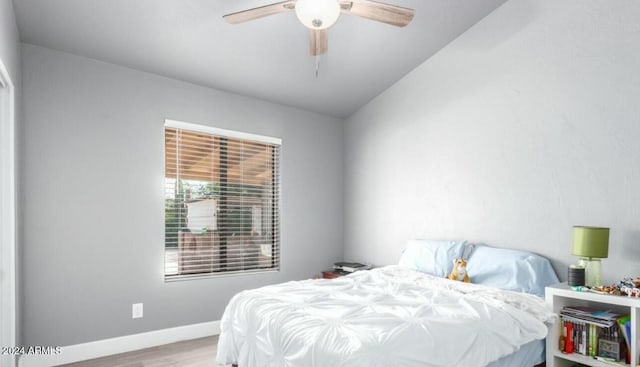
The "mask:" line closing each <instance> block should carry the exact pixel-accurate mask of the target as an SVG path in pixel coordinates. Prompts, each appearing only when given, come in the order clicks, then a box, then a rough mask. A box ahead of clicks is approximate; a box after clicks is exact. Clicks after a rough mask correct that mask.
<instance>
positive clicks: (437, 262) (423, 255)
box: [398, 240, 466, 277]
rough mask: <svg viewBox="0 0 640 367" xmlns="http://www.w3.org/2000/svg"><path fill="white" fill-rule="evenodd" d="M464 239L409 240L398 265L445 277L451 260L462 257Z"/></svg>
mask: <svg viewBox="0 0 640 367" xmlns="http://www.w3.org/2000/svg"><path fill="white" fill-rule="evenodd" d="M465 244H466V241H447V240H440V241H438V240H409V241H407V244H406V246H405V248H404V251H402V255H401V256H400V261H399V262H398V265H400V266H404V267H407V268H410V269H414V270H417V271H419V272H422V273H427V274H431V275H435V276H440V277H445V276H447V275H449V273H450V272H451V269H452V268H453V260H455V259H457V258H459V257H462V251H463V250H464V248H465Z"/></svg>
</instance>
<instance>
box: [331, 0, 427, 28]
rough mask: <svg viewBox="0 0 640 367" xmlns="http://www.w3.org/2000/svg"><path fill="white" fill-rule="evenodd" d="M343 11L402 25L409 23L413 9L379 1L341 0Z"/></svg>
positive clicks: (398, 25)
mask: <svg viewBox="0 0 640 367" xmlns="http://www.w3.org/2000/svg"><path fill="white" fill-rule="evenodd" d="M340 8H341V10H342V12H343V13H345V14H350V15H357V16H359V17H362V18H366V19H371V20H375V21H378V22H382V23H387V24H391V25H394V26H397V27H404V26H406V25H407V24H409V23H411V20H412V19H413V15H414V14H415V11H414V10H413V9H409V8H403V7H401V6H396V5H390V4H384V3H379V2H377V1H371V0H354V1H341V2H340Z"/></svg>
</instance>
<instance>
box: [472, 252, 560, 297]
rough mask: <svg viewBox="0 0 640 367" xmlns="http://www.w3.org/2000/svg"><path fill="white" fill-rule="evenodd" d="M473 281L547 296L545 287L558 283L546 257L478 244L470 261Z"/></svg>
mask: <svg viewBox="0 0 640 367" xmlns="http://www.w3.org/2000/svg"><path fill="white" fill-rule="evenodd" d="M467 272H468V274H469V276H470V277H471V282H472V283H477V284H484V285H488V286H492V287H496V288H500V289H506V290H510V291H516V292H526V293H531V294H535V295H537V296H541V297H542V296H544V287H546V286H548V285H551V284H556V283H559V282H560V280H558V276H557V275H556V272H555V271H554V270H553V267H552V266H551V263H550V262H549V260H548V259H547V258H545V257H542V256H540V255H536V254H534V253H531V252H527V251H520V250H511V249H503V248H496V247H489V246H484V245H477V246H476V247H475V249H474V250H473V252H472V253H471V256H470V257H469V261H468V264H467Z"/></svg>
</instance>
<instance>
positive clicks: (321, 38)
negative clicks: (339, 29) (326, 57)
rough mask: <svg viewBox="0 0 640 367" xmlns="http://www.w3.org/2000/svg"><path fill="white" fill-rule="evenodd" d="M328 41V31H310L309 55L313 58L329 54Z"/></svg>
mask: <svg viewBox="0 0 640 367" xmlns="http://www.w3.org/2000/svg"><path fill="white" fill-rule="evenodd" d="M328 49H329V47H328V40H327V30H326V29H310V30H309V53H310V54H311V56H318V55H322V54H323V53H325V52H327V50H328Z"/></svg>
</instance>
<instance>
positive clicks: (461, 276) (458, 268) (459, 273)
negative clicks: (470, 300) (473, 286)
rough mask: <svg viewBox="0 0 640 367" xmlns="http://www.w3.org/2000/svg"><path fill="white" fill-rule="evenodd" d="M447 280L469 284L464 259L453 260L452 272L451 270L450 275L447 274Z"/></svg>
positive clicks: (469, 280)
mask: <svg viewBox="0 0 640 367" xmlns="http://www.w3.org/2000/svg"><path fill="white" fill-rule="evenodd" d="M449 279H451V280H460V281H463V282H465V283H469V282H471V279H470V278H469V274H467V260H465V259H455V260H453V270H451V274H449Z"/></svg>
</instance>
